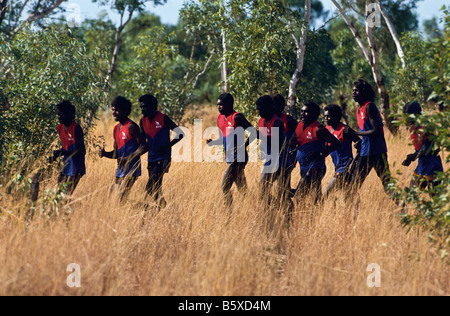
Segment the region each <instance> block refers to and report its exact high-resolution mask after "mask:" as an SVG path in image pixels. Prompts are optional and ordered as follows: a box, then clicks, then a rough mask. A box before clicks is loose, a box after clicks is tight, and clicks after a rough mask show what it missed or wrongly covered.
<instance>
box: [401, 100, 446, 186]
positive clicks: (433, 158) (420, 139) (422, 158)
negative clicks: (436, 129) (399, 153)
mask: <svg viewBox="0 0 450 316" xmlns="http://www.w3.org/2000/svg"><path fill="white" fill-rule="evenodd" d="M403 112H404V113H405V114H408V115H409V117H408V119H407V121H408V124H409V125H410V129H409V132H410V133H411V140H412V143H413V145H414V149H415V152H414V153H413V154H409V155H408V156H407V157H406V159H405V160H404V161H403V163H402V164H403V166H405V167H409V166H410V165H411V163H412V162H413V161H416V160H418V161H419V163H418V165H417V168H416V169H415V171H414V174H413V177H412V180H411V186H413V185H415V186H418V187H419V188H420V189H421V190H424V189H426V188H427V187H428V188H430V189H431V188H432V187H433V186H435V185H439V183H437V182H436V180H435V179H436V173H437V172H443V171H444V167H443V165H442V160H441V157H440V155H439V149H437V150H433V147H434V146H433V143H432V142H431V141H430V140H429V138H428V137H427V134H426V132H425V131H424V128H423V126H417V125H416V124H415V119H414V118H413V116H412V114H414V115H415V116H419V115H421V114H422V107H421V106H420V104H419V103H418V102H417V101H415V102H412V103H407V104H406V105H405V106H404V108H403Z"/></svg>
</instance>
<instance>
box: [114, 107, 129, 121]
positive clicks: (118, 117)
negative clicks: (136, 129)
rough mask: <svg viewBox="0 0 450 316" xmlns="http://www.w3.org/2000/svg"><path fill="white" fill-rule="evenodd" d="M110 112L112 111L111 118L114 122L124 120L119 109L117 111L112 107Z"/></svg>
mask: <svg viewBox="0 0 450 316" xmlns="http://www.w3.org/2000/svg"><path fill="white" fill-rule="evenodd" d="M111 110H112V116H113V118H114V120H115V121H116V122H120V121H122V120H123V119H124V118H126V116H125V114H124V113H123V111H121V110H120V109H118V108H116V107H112V108H111Z"/></svg>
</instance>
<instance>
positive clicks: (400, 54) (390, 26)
mask: <svg viewBox="0 0 450 316" xmlns="http://www.w3.org/2000/svg"><path fill="white" fill-rule="evenodd" d="M376 1H377V4H378V8H379V9H380V12H381V15H382V16H383V18H384V20H385V21H386V24H387V26H388V29H389V32H390V33H391V36H392V39H393V40H394V42H395V46H397V54H398V57H400V60H401V62H402V67H403V68H405V67H406V62H405V53H404V52H403V47H402V43H401V42H400V38H399V37H398V34H397V31H396V30H395V26H394V24H392V21H391V19H390V18H389V15H388V13H387V12H386V10H385V9H384V7H383V5H382V4H381V0H376Z"/></svg>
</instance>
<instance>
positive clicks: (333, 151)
mask: <svg viewBox="0 0 450 316" xmlns="http://www.w3.org/2000/svg"><path fill="white" fill-rule="evenodd" d="M353 98H354V100H355V101H356V102H357V103H358V105H359V107H358V109H357V113H356V114H357V122H358V127H359V130H358V131H354V130H352V129H351V128H350V127H349V126H347V125H345V124H344V123H342V122H341V119H342V110H341V108H340V107H339V106H338V105H336V104H330V105H328V106H326V107H325V111H324V119H325V122H326V125H327V126H326V127H325V126H323V125H322V124H321V123H319V121H318V119H319V116H320V113H321V109H320V107H319V105H318V104H316V103H314V102H307V103H305V104H304V105H303V107H302V109H301V113H300V122H297V121H296V120H295V119H294V118H293V117H292V116H290V115H287V114H284V113H283V111H284V108H285V100H284V98H283V97H282V96H281V95H276V96H274V97H271V96H268V95H265V96H262V97H261V98H259V99H258V100H257V101H256V109H257V111H258V113H259V115H260V117H261V118H260V120H259V122H258V127H259V129H258V130H256V134H257V135H253V136H254V137H249V138H247V140H245V139H242V138H239V137H237V135H236V133H235V131H236V130H237V129H239V128H242V129H243V130H247V129H248V130H251V129H249V128H250V127H252V125H251V123H250V122H249V121H248V120H247V119H246V118H245V116H244V115H243V114H241V113H238V112H236V111H235V110H234V108H233V107H234V99H233V96H232V95H231V94H229V93H224V94H222V95H220V96H219V97H218V99H217V107H218V111H219V115H218V118H217V124H218V127H219V130H220V132H221V137H220V138H219V139H217V140H211V139H208V140H207V141H206V142H207V144H208V145H209V146H212V145H219V144H220V145H223V146H224V150H225V153H226V163H227V168H226V171H225V174H224V176H223V180H222V186H221V187H222V191H223V195H224V200H225V203H226V205H227V207H228V209H231V205H232V202H233V197H232V194H231V188H232V186H233V184H236V186H237V188H238V190H239V191H241V192H242V193H243V194H245V193H246V191H247V181H246V177H245V167H246V165H247V163H248V160H249V156H248V152H247V149H246V148H247V147H248V146H249V144H250V142H251V140H252V139H256V138H258V139H259V140H260V141H261V143H262V144H263V145H264V146H262V148H264V152H265V157H266V158H265V164H264V166H265V167H266V166H267V167H269V166H270V167H271V169H266V168H265V169H263V170H264V171H263V172H262V175H261V180H260V184H259V188H260V190H259V195H260V198H261V200H264V201H265V202H266V203H267V204H272V203H277V204H276V205H280V206H282V207H283V208H284V209H286V210H287V214H289V215H290V214H291V211H292V210H293V200H295V199H298V198H302V197H304V196H306V195H311V196H313V197H314V198H315V201H316V202H317V201H319V200H322V198H323V194H322V180H323V178H324V176H325V174H326V164H325V158H326V157H327V156H328V155H330V156H331V158H332V161H333V164H334V166H335V173H334V176H333V178H332V180H331V181H330V183H329V184H328V186H327V187H326V189H325V194H324V195H325V196H327V195H329V194H330V192H332V191H333V190H336V189H348V190H349V192H350V191H354V190H355V189H356V190H357V189H358V188H359V187H360V186H361V185H362V183H363V182H364V180H365V179H366V177H367V176H368V175H369V173H370V172H371V170H372V169H375V171H376V173H377V175H378V177H379V178H380V179H381V181H382V184H383V186H384V188H385V190H386V192H388V193H389V190H388V183H389V179H390V172H389V164H388V157H387V146H386V140H385V137H384V132H383V121H382V118H381V115H380V112H379V111H378V108H377V106H376V105H375V103H374V100H375V91H374V90H373V88H372V86H371V85H370V84H369V83H368V82H367V81H365V80H363V79H359V80H358V81H356V82H355V83H354V87H353ZM139 103H140V108H141V111H142V118H141V119H140V122H139V125H137V124H136V123H135V122H133V121H132V120H130V118H129V115H130V113H131V102H130V101H129V100H127V99H126V98H124V97H117V98H115V99H114V100H113V102H112V104H111V106H112V114H113V117H114V119H115V120H116V121H117V122H118V124H117V125H116V126H115V127H114V133H113V137H114V149H113V150H112V151H110V152H107V151H105V150H104V149H100V150H99V152H98V155H99V157H106V158H109V159H117V162H118V168H117V172H116V186H117V189H118V191H119V194H120V199H121V200H124V199H125V198H126V196H127V194H128V193H129V191H130V189H131V187H132V186H133V184H134V183H135V181H136V179H137V178H138V177H139V176H141V160H140V157H141V156H142V155H144V154H146V153H148V175H149V180H148V182H147V186H146V190H147V194H148V195H149V196H151V197H152V198H153V199H154V201H155V202H156V203H157V205H158V207H159V208H163V207H164V206H165V204H166V202H165V200H164V198H163V197H162V192H161V189H162V181H163V176H164V174H165V173H167V172H168V171H169V167H170V163H171V148H172V147H173V146H174V145H175V144H176V143H178V142H179V141H181V140H182V139H183V137H184V134H183V132H182V131H181V130H180V129H179V128H178V126H177V125H176V124H175V123H174V122H173V121H172V120H171V119H170V118H169V117H168V116H166V115H164V114H162V113H161V112H159V111H158V102H157V100H156V98H155V97H154V96H152V95H150V94H147V95H143V96H142V97H140V98H139ZM57 108H58V117H59V121H60V123H61V124H60V125H59V126H58V133H59V136H60V139H61V143H62V149H61V150H58V151H55V152H54V157H53V159H55V158H57V157H59V156H63V157H64V169H63V171H62V172H61V176H60V177H59V181H58V182H59V183H62V182H67V183H70V191H71V192H73V190H74V189H75V188H76V186H77V184H78V182H79V181H80V179H81V177H82V176H83V175H84V174H85V172H86V168H85V163H84V157H85V154H86V149H85V146H84V142H83V131H82V129H81V127H80V126H79V125H78V124H76V123H75V122H74V117H75V108H74V107H73V105H72V104H71V103H70V102H69V101H64V102H62V103H60V104H58V106H57ZM404 111H405V113H406V114H409V115H411V114H415V115H419V114H420V113H421V108H420V105H419V104H418V103H417V102H413V103H411V104H407V105H406V106H405V108H404ZM411 117H413V116H411ZM410 125H411V129H410V132H411V138H412V141H413V144H414V147H415V149H416V151H415V153H414V154H410V155H408V156H407V158H406V160H405V161H404V162H403V165H404V166H409V165H410V164H411V162H413V161H415V160H417V159H418V160H419V164H418V167H417V169H416V171H415V173H414V178H413V181H414V184H418V185H420V186H424V185H429V184H433V181H434V179H435V175H436V172H440V171H443V167H442V161H441V159H440V156H439V152H438V151H433V150H432V148H433V146H432V143H431V142H430V141H429V140H428V139H427V135H426V134H425V133H424V132H423V128H422V127H420V126H419V127H418V126H415V125H414V122H413V121H411V122H410ZM276 129H277V130H276ZM170 131H175V132H176V133H177V135H176V136H175V137H174V138H173V140H171V137H170ZM272 137H277V138H273V139H272ZM353 143H354V144H355V145H354V146H355V148H356V149H357V155H356V157H354V156H353V148H352V147H353ZM275 146H279V147H278V148H275ZM242 149H243V150H242ZM273 152H275V153H278V154H277V155H275V156H274V155H273V154H272V153H273ZM274 159H275V160H277V161H273V160H274ZM297 163H298V164H299V165H300V174H301V179H300V182H299V183H298V185H297V187H296V188H294V189H293V188H291V175H292V171H293V170H294V169H295V167H296V164H297ZM275 183H277V185H276V186H275V191H276V194H275V200H274V198H273V197H272V194H271V192H272V189H273V187H274V184H275ZM71 192H70V193H71Z"/></svg>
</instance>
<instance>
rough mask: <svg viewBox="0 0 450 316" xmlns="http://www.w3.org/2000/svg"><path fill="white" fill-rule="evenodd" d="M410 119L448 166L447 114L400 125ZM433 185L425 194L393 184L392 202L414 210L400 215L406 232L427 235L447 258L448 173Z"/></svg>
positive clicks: (449, 217) (425, 116)
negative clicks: (422, 230)
mask: <svg viewBox="0 0 450 316" xmlns="http://www.w3.org/2000/svg"><path fill="white" fill-rule="evenodd" d="M411 119H413V120H414V121H415V125H416V126H422V127H423V128H424V130H425V133H426V134H427V135H428V136H427V137H428V139H430V140H431V141H432V142H433V143H434V148H433V150H436V149H441V156H444V157H445V159H446V161H447V163H448V162H450V156H448V153H449V152H450V130H449V128H448V126H449V125H450V112H449V111H444V112H437V113H427V114H423V115H420V116H414V115H411V117H405V118H404V120H403V123H406V121H407V120H411ZM405 156H406V155H405ZM405 158H406V157H405ZM435 182H436V183H438V185H434V186H431V187H428V188H426V189H425V190H424V189H421V188H419V187H418V186H416V185H413V186H411V187H406V188H403V189H401V188H399V186H398V181H397V180H394V182H393V185H394V187H395V188H396V194H395V195H394V198H395V199H397V200H400V201H404V202H405V203H407V204H409V205H412V206H413V208H414V210H415V211H414V213H413V214H402V224H403V225H404V226H405V227H407V228H408V231H409V230H411V229H412V228H413V227H419V228H423V229H425V230H427V231H429V238H430V241H431V242H432V243H433V244H434V245H435V246H436V248H437V249H438V250H439V251H440V252H441V255H442V257H446V256H448V254H449V251H450V170H445V168H444V172H441V173H438V174H437V175H436V179H435Z"/></svg>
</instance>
